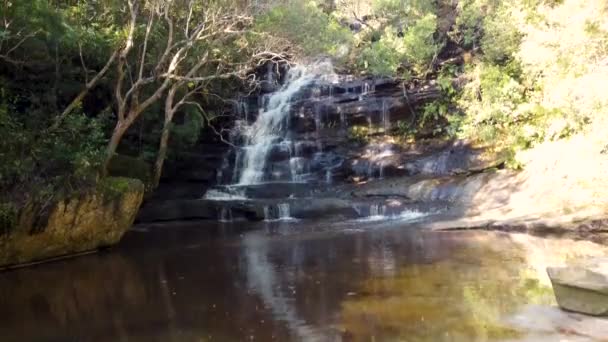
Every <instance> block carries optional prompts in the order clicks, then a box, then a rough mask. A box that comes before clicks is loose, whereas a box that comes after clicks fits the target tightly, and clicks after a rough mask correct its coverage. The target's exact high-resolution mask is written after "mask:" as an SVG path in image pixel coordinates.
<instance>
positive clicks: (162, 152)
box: [154, 118, 171, 189]
mask: <svg viewBox="0 0 608 342" xmlns="http://www.w3.org/2000/svg"><path fill="white" fill-rule="evenodd" d="M170 133H171V119H169V120H167V119H166V118H165V123H164V126H163V133H162V135H161V137H160V145H159V147H158V154H157V155H156V162H155V163H154V188H155V189H156V188H157V187H158V184H159V183H160V177H161V176H162V173H163V165H164V163H165V159H166V158H167V149H168V146H169V135H170Z"/></svg>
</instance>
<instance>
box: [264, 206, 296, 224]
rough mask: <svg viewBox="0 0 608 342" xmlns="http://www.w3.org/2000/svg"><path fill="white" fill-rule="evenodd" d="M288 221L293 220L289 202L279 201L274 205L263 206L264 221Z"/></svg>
mask: <svg viewBox="0 0 608 342" xmlns="http://www.w3.org/2000/svg"><path fill="white" fill-rule="evenodd" d="M277 220H278V221H290V220H293V218H292V217H291V207H290V206H289V203H279V204H277V205H276V206H274V205H265V206H264V221H277Z"/></svg>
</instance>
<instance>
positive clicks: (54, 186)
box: [0, 102, 105, 202]
mask: <svg viewBox="0 0 608 342" xmlns="http://www.w3.org/2000/svg"><path fill="white" fill-rule="evenodd" d="M30 119H31V118H29V117H27V115H26V116H24V115H22V114H20V113H18V112H17V111H15V109H14V108H11V106H10V105H7V103H6V102H5V103H4V104H3V105H2V106H1V107H0V135H1V136H2V137H3V139H2V140H1V141H0V188H2V190H3V191H2V193H0V197H2V198H5V199H6V198H11V200H13V199H17V200H18V199H19V198H21V199H24V198H26V197H36V196H38V195H40V194H43V193H44V194H46V195H52V194H53V193H54V192H56V191H58V189H59V188H63V189H66V187H67V188H70V187H72V186H74V185H78V184H83V182H86V183H90V182H93V181H94V180H95V178H96V173H97V168H98V167H99V165H100V163H101V161H102V159H103V151H104V149H103V146H104V144H105V137H104V134H103V131H102V126H101V124H100V122H99V121H98V120H96V119H91V118H88V117H87V116H85V115H83V114H73V115H70V116H68V117H67V118H66V120H65V122H64V123H63V124H62V125H61V126H60V128H59V129H57V130H54V131H49V130H38V129H32V127H30V122H29V120H30ZM11 196H14V198H12V197H11ZM17 202H18V201H17Z"/></svg>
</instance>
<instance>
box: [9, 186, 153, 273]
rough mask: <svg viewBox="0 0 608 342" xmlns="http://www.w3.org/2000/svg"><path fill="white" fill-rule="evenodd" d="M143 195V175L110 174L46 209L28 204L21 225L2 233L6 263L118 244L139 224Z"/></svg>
mask: <svg viewBox="0 0 608 342" xmlns="http://www.w3.org/2000/svg"><path fill="white" fill-rule="evenodd" d="M143 195H144V185H143V183H142V182H141V181H139V180H136V179H129V178H107V179H105V180H103V181H102V182H100V184H99V185H98V186H97V187H96V189H95V190H93V191H89V192H87V193H82V194H75V195H73V196H71V197H69V198H67V199H64V200H61V201H58V202H56V203H53V204H51V205H50V206H49V207H47V209H45V210H43V211H42V214H41V213H40V210H39V209H38V210H37V209H34V208H33V207H32V206H30V207H26V208H25V209H24V210H22V212H21V213H20V215H19V220H18V224H17V225H16V226H15V227H13V228H12V229H10V230H9V231H8V232H5V233H3V234H1V233H0V268H2V267H8V266H11V265H17V264H22V263H28V262H33V261H39V260H44V259H48V258H53V257H59V256H64V255H69V254H74V253H80V252H85V251H90V250H94V249H97V248H100V247H105V246H111V245H114V244H116V243H117V242H118V241H120V239H121V237H122V236H123V234H124V233H125V232H126V231H127V229H129V227H130V226H131V225H132V224H133V221H134V219H135V216H136V214H137V211H138V210H139V206H140V205H141V202H142V200H143Z"/></svg>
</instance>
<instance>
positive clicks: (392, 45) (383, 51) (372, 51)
mask: <svg viewBox="0 0 608 342" xmlns="http://www.w3.org/2000/svg"><path fill="white" fill-rule="evenodd" d="M395 38H396V36H395V35H394V33H388V34H387V35H386V36H384V37H383V38H382V39H381V40H380V41H377V42H374V43H372V44H370V45H368V46H367V47H366V48H365V49H363V51H362V52H361V58H360V59H359V67H360V68H361V69H362V70H366V71H367V72H368V73H370V74H372V75H376V76H394V75H396V74H397V72H398V70H399V68H400V66H401V63H402V61H403V54H402V53H401V51H400V49H399V48H398V45H399V43H398V42H397V40H396V39H395Z"/></svg>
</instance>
